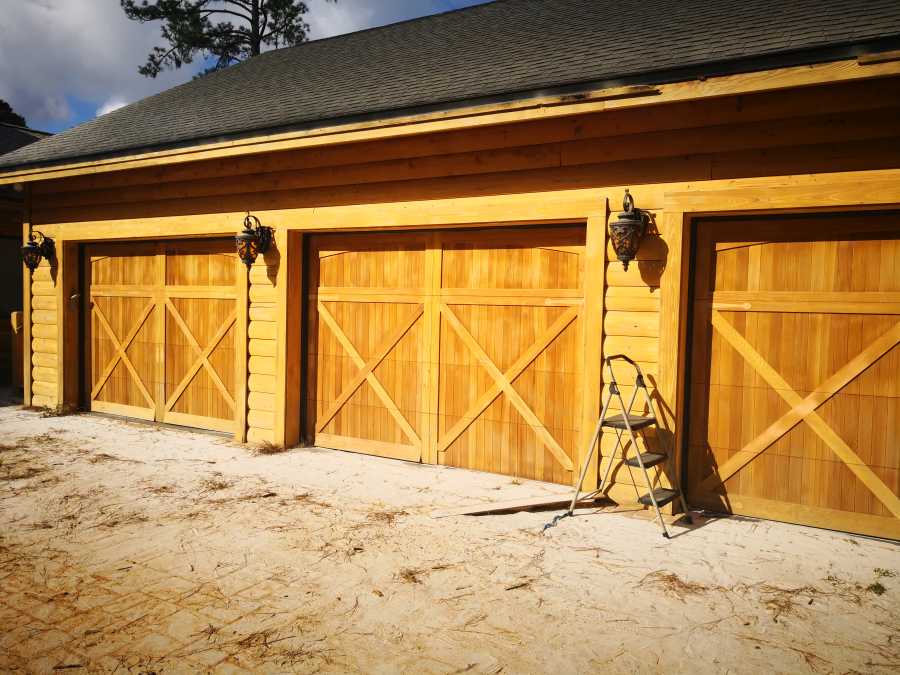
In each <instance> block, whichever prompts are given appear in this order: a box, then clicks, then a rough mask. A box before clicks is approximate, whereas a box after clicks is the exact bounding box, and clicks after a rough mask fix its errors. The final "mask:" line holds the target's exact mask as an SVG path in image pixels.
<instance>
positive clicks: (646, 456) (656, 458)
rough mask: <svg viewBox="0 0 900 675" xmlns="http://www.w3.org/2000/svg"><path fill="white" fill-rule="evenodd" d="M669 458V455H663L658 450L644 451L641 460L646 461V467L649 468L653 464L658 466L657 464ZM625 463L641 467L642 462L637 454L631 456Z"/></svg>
mask: <svg viewBox="0 0 900 675" xmlns="http://www.w3.org/2000/svg"><path fill="white" fill-rule="evenodd" d="M667 459H668V455H661V454H659V453H658V452H642V453H641V462H643V463H644V468H645V469H649V468H650V467H651V466H656V465H657V464H662V463H663V462H665V461H666V460H667ZM625 463H626V464H627V465H628V466H636V467H638V468H640V467H641V463H640V462H638V458H637V456H635V457H629V458H628V459H626V460H625Z"/></svg>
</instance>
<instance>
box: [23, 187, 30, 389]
mask: <svg viewBox="0 0 900 675" xmlns="http://www.w3.org/2000/svg"><path fill="white" fill-rule="evenodd" d="M24 215H25V217H24V218H23V220H22V243H23V244H24V243H25V242H26V241H28V233H29V231H30V230H31V186H30V185H26V186H25V213H24ZM22 295H23V296H24V297H23V298H22V311H23V317H22V363H21V367H22V402H23V403H24V404H25V405H26V406H29V405H31V271H30V270H29V269H28V268H27V267H25V265H22Z"/></svg>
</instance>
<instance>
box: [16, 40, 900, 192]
mask: <svg viewBox="0 0 900 675" xmlns="http://www.w3.org/2000/svg"><path fill="white" fill-rule="evenodd" d="M897 46H900V36H898V37H896V38H889V39H882V40H878V41H876V42H875V43H863V44H854V45H846V46H844V47H842V48H840V49H839V50H835V49H829V50H827V53H821V54H820V56H821V59H820V60H818V61H816V62H811V61H809V60H808V59H809V58H810V55H809V54H808V53H803V54H802V55H798V57H799V58H801V59H806V60H801V61H799V62H798V63H794V64H792V65H787V66H784V65H782V66H773V67H769V68H765V67H763V66H765V65H767V63H768V62H776V61H775V59H774V58H773V57H764V58H756V59H752V60H751V61H752V62H753V63H754V64H756V66H757V68H755V69H750V70H748V69H746V67H747V65H748V64H747V62H746V61H742V62H734V61H731V62H722V63H719V64H704V66H703V67H702V68H691V69H679V70H678V71H659V72H656V73H646V74H641V75H639V76H635V77H628V78H613V79H608V80H602V81H591V82H580V83H571V84H566V85H561V86H559V87H553V88H551V89H543V90H528V91H522V92H510V93H506V94H501V95H496V96H491V97H483V98H479V99H470V100H465V101H452V102H448V103H444V104H434V105H430V106H422V107H419V108H407V109H402V110H394V111H381V112H373V113H369V114H366V115H357V116H354V117H351V118H340V119H329V120H321V121H317V122H314V123H308V124H304V125H292V126H291V127H277V128H267V129H256V130H253V131H250V132H246V133H242V134H235V135H230V136H227V137H215V138H199V139H193V140H191V141H187V142H184V143H179V144H172V145H167V146H154V147H145V148H133V149H129V150H127V151H122V152H119V153H105V154H102V155H95V156H84V155H83V156H79V157H74V158H70V159H62V160H59V161H53V162H45V163H33V164H22V165H18V166H11V167H7V168H0V185H3V184H10V183H24V182H31V181H37V180H48V179H52V178H62V177H66V176H72V175H80V174H85V173H102V172H106V171H120V170H127V169H133V168H140V167H143V166H158V165H161V164H168V163H184V162H191V161H201V160H204V159H214V158H219V157H234V156H239V155H249V154H259V153H264V152H272V151H278V150H288V149H292V148H300V147H310V146H322V145H330V144H340V143H352V142H359V141H364V140H373V139H375V138H383V137H390V136H407V135H416V134H423V133H431V132H436V131H446V130H451V129H454V128H465V127H472V126H487V125H492V124H503V123H507V122H513V121H522V120H524V119H535V118H549V117H562V116H569V115H575V114H581V113H585V112H596V111H600V110H608V109H614V108H621V107H632V106H638V105H641V106H643V105H650V104H660V103H669V102H674V101H684V100H690V99H700V98H712V97H719V96H727V95H735V94H742V93H753V92H762V91H770V90H775V89H784V88H790V87H796V86H813V85H816V84H824V83H829V82H842V81H848V80H860V79H874V78H879V77H889V76H894V75H900V58H897V59H894V58H891V59H887V60H879V59H860V58H859V57H865V56H870V55H872V54H879V53H882V52H888V51H891V50H894V49H896V48H897ZM876 47H877V49H876ZM777 56H778V57H779V58H780V59H781V60H783V59H784V56H783V55H777ZM835 56H837V57H838V58H835ZM698 70H702V71H704V72H703V73H698V72H696V71H698ZM763 76H765V77H766V78H767V79H761V78H762V77H763Z"/></svg>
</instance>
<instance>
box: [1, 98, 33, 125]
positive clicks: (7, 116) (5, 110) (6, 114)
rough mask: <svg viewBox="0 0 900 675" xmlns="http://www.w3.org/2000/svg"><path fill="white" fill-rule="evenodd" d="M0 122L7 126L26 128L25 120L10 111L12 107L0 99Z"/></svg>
mask: <svg viewBox="0 0 900 675" xmlns="http://www.w3.org/2000/svg"><path fill="white" fill-rule="evenodd" d="M0 122H6V123H7V124H17V125H18V126H20V127H27V126H28V125H27V124H25V118H24V117H22V116H21V115H20V114H18V113H17V112H15V111H14V110H13V109H12V106H11V105H10V104H9V103H7V102H6V101H4V100H3V99H2V98H0Z"/></svg>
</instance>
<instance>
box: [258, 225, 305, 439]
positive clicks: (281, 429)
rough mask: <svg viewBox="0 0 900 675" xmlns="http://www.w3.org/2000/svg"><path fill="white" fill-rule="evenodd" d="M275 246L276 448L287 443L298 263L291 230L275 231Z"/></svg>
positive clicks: (274, 424) (267, 260)
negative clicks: (293, 275)
mask: <svg viewBox="0 0 900 675" xmlns="http://www.w3.org/2000/svg"><path fill="white" fill-rule="evenodd" d="M274 243H275V245H274V250H270V251H269V253H267V254H266V264H267V265H269V264H271V263H270V262H269V259H270V257H271V258H272V259H273V261H274V260H277V261H278V263H277V264H278V270H277V271H276V273H275V327H276V328H275V335H276V344H275V392H274V394H275V411H274V413H273V415H274V417H273V420H272V435H273V437H274V442H275V443H276V444H278V445H284V444H285V442H286V440H287V437H286V434H285V431H286V426H285V413H286V412H287V399H288V397H287V366H288V345H287V339H288V285H289V282H288V278H289V277H290V267H291V265H292V264H295V263H294V262H292V261H291V258H290V250H289V248H288V246H289V237H288V231H287V230H285V229H283V228H280V229H277V230H275V242H274ZM297 264H299V263H297ZM298 428H299V427H298Z"/></svg>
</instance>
